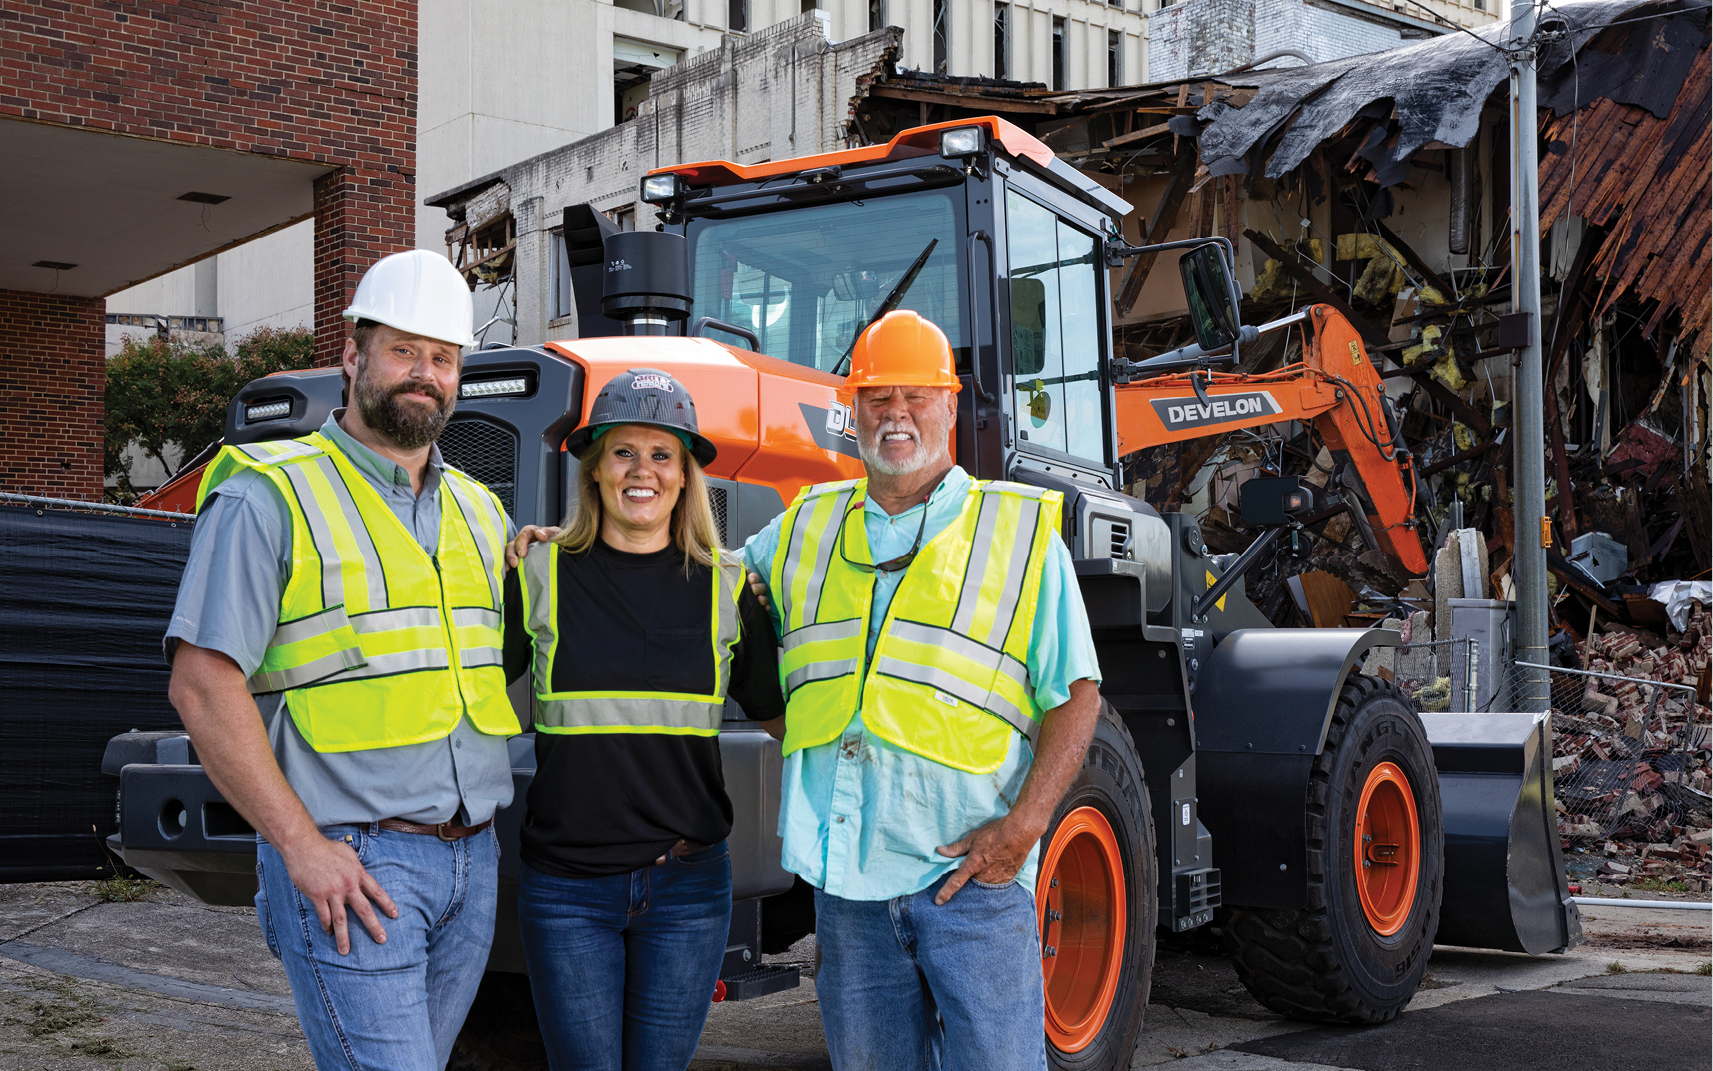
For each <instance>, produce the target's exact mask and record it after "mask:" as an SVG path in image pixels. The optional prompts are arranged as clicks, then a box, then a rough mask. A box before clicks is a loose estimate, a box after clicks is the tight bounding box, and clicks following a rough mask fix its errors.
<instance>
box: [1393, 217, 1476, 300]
mask: <svg viewBox="0 0 1713 1071" xmlns="http://www.w3.org/2000/svg"><path fill="white" fill-rule="evenodd" d="M1374 226H1375V228H1376V229H1377V230H1379V232H1380V237H1382V238H1384V239H1386V244H1387V245H1390V246H1391V247H1392V248H1393V249H1396V250H1397V251H1398V252H1399V253H1401V254H1403V257H1404V259H1405V260H1407V261H1409V263H1410V267H1412V268H1414V269H1416V271H1417V272H1418V273H1419V274H1420V275H1421V277H1422V279H1423V281H1425V282H1426V283H1427V284H1428V285H1429V286H1432V287H1433V288H1434V289H1435V290H1438V291H1439V296H1440V297H1442V298H1444V299H1445V300H1447V301H1452V300H1455V298H1456V297H1457V291H1456V290H1455V289H1453V288H1452V285H1451V284H1450V283H1448V282H1446V281H1445V279H1444V278H1443V277H1442V276H1441V275H1440V274H1439V272H1437V271H1434V270H1433V269H1432V268H1430V267H1428V266H1427V261H1425V260H1423V259H1422V258H1421V257H1419V256H1417V255H1416V251H1415V250H1414V249H1411V248H1410V247H1409V245H1408V244H1407V243H1405V241H1404V240H1403V239H1402V238H1399V237H1398V236H1397V235H1396V234H1393V233H1392V229H1391V228H1390V227H1388V226H1386V225H1385V224H1384V223H1382V222H1380V221H1379V220H1375V221H1374Z"/></svg>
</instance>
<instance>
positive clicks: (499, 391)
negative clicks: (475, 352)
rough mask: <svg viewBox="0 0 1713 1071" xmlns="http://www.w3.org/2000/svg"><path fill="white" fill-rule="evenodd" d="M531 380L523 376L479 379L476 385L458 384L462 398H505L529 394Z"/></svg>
mask: <svg viewBox="0 0 1713 1071" xmlns="http://www.w3.org/2000/svg"><path fill="white" fill-rule="evenodd" d="M528 393H529V380H528V379H526V378H524V377H523V376H508V377H507V378H505V379H479V380H477V381H475V382H474V383H460V384H458V397H460V398H504V397H506V396H508V395H513V394H528Z"/></svg>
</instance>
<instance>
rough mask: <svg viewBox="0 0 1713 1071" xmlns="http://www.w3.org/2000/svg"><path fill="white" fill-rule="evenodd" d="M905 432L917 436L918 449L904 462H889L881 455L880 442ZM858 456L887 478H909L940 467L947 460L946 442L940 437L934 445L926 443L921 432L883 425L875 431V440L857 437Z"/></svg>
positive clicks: (896, 425)
mask: <svg viewBox="0 0 1713 1071" xmlns="http://www.w3.org/2000/svg"><path fill="white" fill-rule="evenodd" d="M894 431H904V432H909V433H910V434H912V435H915V436H916V449H915V450H914V451H912V452H911V454H910V456H909V457H907V458H905V459H904V460H902V461H888V460H886V459H885V458H883V457H881V455H880V449H879V447H880V441H881V439H882V437H884V436H885V435H886V434H887V433H889V432H894ZM857 454H858V455H859V456H860V457H861V458H862V463H863V464H864V465H865V466H867V467H868V468H870V469H873V470H874V471H875V472H878V473H881V474H883V475H886V476H909V475H911V474H912V473H917V472H921V471H922V470H923V469H926V468H930V467H932V466H934V465H938V464H940V463H941V462H943V461H944V460H945V459H946V440H945V438H944V437H938V438H937V439H936V440H935V442H934V443H932V444H929V443H927V442H924V441H923V439H922V437H921V434H920V432H919V431H917V430H915V429H912V428H908V427H901V426H899V425H898V424H896V423H890V424H882V425H881V426H880V427H879V428H878V429H876V430H875V433H874V438H873V439H872V440H871V439H868V438H867V437H865V436H862V435H858V436H857Z"/></svg>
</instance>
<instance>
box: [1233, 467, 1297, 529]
mask: <svg viewBox="0 0 1713 1071" xmlns="http://www.w3.org/2000/svg"><path fill="white" fill-rule="evenodd" d="M1238 497H1239V501H1240V502H1241V503H1242V507H1241V508H1242V513H1243V523H1244V524H1245V525H1248V526H1250V527H1255V528H1278V527H1280V526H1282V525H1287V524H1290V523H1292V522H1293V521H1297V520H1300V519H1301V518H1303V517H1306V516H1308V515H1309V513H1311V512H1312V511H1313V510H1314V489H1313V488H1310V487H1304V486H1303V485H1302V477H1300V476H1258V477H1256V478H1255V479H1252V480H1248V481H1246V482H1245V483H1244V484H1243V486H1241V487H1240V488H1238Z"/></svg>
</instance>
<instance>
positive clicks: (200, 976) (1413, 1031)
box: [0, 882, 1713, 1071]
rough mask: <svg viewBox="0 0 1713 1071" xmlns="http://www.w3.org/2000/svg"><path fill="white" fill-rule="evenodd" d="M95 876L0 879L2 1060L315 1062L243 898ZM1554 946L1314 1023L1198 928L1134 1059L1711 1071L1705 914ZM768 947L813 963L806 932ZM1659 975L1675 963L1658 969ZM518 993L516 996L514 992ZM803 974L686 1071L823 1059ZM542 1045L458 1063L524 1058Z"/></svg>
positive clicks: (718, 1023)
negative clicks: (1239, 972)
mask: <svg viewBox="0 0 1713 1071" xmlns="http://www.w3.org/2000/svg"><path fill="white" fill-rule="evenodd" d="M100 890H101V887H100V886H97V885H95V884H93V883H84V882H68V883H59V884H44V885H15V886H0V1071H9V1069H14V1068H16V1069H19V1071H23V1069H26V1068H27V1069H30V1071H35V1069H51V1071H59V1069H61V1068H64V1069H92V1068H96V1067H107V1068H111V1067H121V1068H124V1069H127V1071H153V1069H160V1071H192V1069H193V1068H194V1069H196V1071H226V1069H228V1068H231V1069H234V1071H235V1069H239V1068H244V1069H252V1068H263V1069H280V1071H298V1069H304V1071H307V1069H308V1068H310V1067H311V1062H310V1060H309V1056H308V1052H307V1050H306V1048H305V1046H304V1043H303V1039H302V1035H301V1033H300V1032H299V1030H298V1027H297V1023H296V1020H295V1018H294V1017H293V1015H292V1014H291V1010H290V1008H291V1006H290V994H289V991H288V990H287V988H286V985H285V979H284V975H283V973H282V972H281V971H280V969H279V966H278V964H277V963H276V962H275V961H274V960H273V959H272V957H270V956H269V955H268V952H267V948H266V946H265V945H264V943H263V942H262V939H261V935H260V934H259V933H258V932H257V930H256V923H255V916H254V912H252V911H249V910H247V909H243V908H214V907H208V906H207V905H204V904H199V903H196V902H195V901H192V900H190V899H188V898H186V897H183V896H179V895H178V894H176V893H172V892H170V891H167V890H162V889H158V888H156V889H150V890H149V891H147V892H145V893H144V895H143V896H142V898H141V899H138V900H136V901H134V902H111V901H109V900H106V899H104V898H103V896H102V895H101V892H100ZM1584 914H1585V925H1586V929H1587V931H1588V933H1589V938H1590V939H1589V941H1588V943H1586V944H1585V945H1583V946H1582V947H1580V948H1577V949H1575V950H1573V951H1572V952H1570V953H1569V954H1566V955H1562V956H1543V957H1538V958H1537V957H1529V956H1523V955H1513V954H1509V953H1499V952H1488V951H1481V950H1473V949H1457V948H1447V947H1441V948H1437V949H1435V951H1434V956H1433V960H1432V962H1431V963H1430V965H1429V968H1428V975H1427V978H1426V979H1425V980H1424V983H1423V987H1422V991H1421V992H1420V993H1419V995H1418V996H1417V998H1416V999H1415V1001H1414V1002H1412V1004H1411V1006H1410V1008H1409V1009H1408V1010H1406V1011H1405V1013H1404V1014H1403V1015H1401V1016H1400V1017H1399V1018H1398V1019H1397V1020H1395V1021H1394V1022H1392V1023H1388V1024H1385V1025H1383V1026H1380V1027H1374V1028H1368V1029H1364V1030H1354V1029H1349V1028H1317V1027H1311V1026H1306V1025H1305V1024H1301V1023H1293V1022H1289V1021H1287V1020H1284V1019H1281V1018H1279V1017H1278V1016H1276V1015H1274V1014H1273V1013H1272V1012H1270V1011H1268V1010H1267V1009H1266V1008H1263V1007H1262V1006H1261V1005H1259V1004H1257V1003H1256V1002H1255V1001H1254V1000H1253V999H1252V998H1251V997H1250V996H1249V994H1248V992H1247V991H1246V990H1244V989H1243V987H1242V986H1241V985H1240V984H1239V983H1238V982H1237V978H1236V976H1235V974H1234V973H1233V971H1232V969H1231V966H1230V964H1229V962H1228V961H1227V960H1226V959H1225V957H1224V956H1223V955H1221V954H1219V953H1218V952H1217V950H1216V949H1215V948H1213V947H1210V944H1209V942H1206V941H1202V940H1194V939H1184V940H1176V941H1170V942H1165V943H1162V945H1161V947H1160V951H1159V956H1158V963H1157V967H1156V970H1155V975H1154V986H1153V996H1152V1002H1151V1005H1150V1007H1149V1009H1148V1013H1147V1018H1146V1020H1145V1026H1144V1032H1143V1036H1142V1039H1141V1042H1140V1044H1139V1045H1138V1046H1137V1049H1136V1053H1135V1057H1134V1061H1133V1064H1132V1066H1134V1067H1147V1066H1152V1065H1156V1064H1165V1063H1171V1064H1174V1065H1176V1067H1177V1068H1181V1069H1182V1071H1322V1069H1323V1068H1343V1069H1360V1071H1393V1069H1395V1068H1396V1069H1402V1068H1408V1067H1443V1068H1453V1069H1456V1071H1484V1069H1485V1068H1488V1067H1492V1068H1495V1069H1497V1068H1499V1067H1501V1066H1502V1067H1504V1068H1505V1069H1506V1071H1531V1069H1534V1068H1540V1069H1541V1071H1577V1069H1579V1068H1587V1069H1589V1071H1594V1069H1599V1071H1611V1069H1621V1068H1624V1067H1626V1066H1631V1065H1632V1063H1633V1064H1634V1066H1637V1067H1643V1066H1646V1067H1648V1068H1650V1069H1651V1068H1658V1067H1673V1066H1699V1067H1706V1066H1709V1063H1710V1062H1713V1054H1710V1052H1709V1019H1708V1015H1709V1011H1708V1006H1709V998H1708V994H1709V990H1710V987H1713V980H1710V979H1709V978H1708V977H1707V976H1706V975H1701V974H1697V973H1695V972H1696V971H1697V970H1698V969H1700V970H1705V969H1707V968H1706V967H1704V966H1703V965H1704V964H1707V963H1708V958H1709V951H1708V947H1709V945H1708V938H1709V927H1710V925H1713V918H1710V917H1709V914H1708V913H1707V912H1689V911H1639V910H1627V909H1619V908H1591V909H1587V910H1586V911H1585V913H1584ZM778 958H779V959H783V960H787V961H790V962H794V963H796V964H798V965H799V966H802V967H804V968H806V969H807V968H810V967H811V966H812V961H813V942H812V940H806V941H804V942H801V943H800V944H799V945H798V946H797V947H796V948H794V949H793V950H792V951H791V952H790V953H789V954H787V955H786V956H784V957H778ZM1668 972H1674V973H1668ZM510 999H517V998H510ZM816 1000H817V996H816V993H815V989H814V982H813V979H812V978H807V979H806V980H805V983H804V985H803V986H802V987H801V988H799V989H796V990H791V991H788V992H785V993H779V994H775V995H773V996H770V997H765V998H762V999H759V1000H754V1001H745V1002H741V1003H733V1004H720V1005H715V1006H714V1007H713V1009H712V1010H711V1013H710V1015H709V1020H708V1028H707V1031H706V1033H705V1034H704V1036H703V1044H702V1048H701V1051H700V1053H699V1056H698V1059H697V1061H696V1063H695V1064H694V1065H693V1066H694V1067H696V1068H697V1069H699V1071H761V1069H773V1068H777V1069H781V1071H818V1069H822V1068H828V1067H830V1066H831V1065H830V1063H829V1062H828V1060H827V1056H826V1046H825V1041H824V1040H823V1038H822V1035H821V1026H820V1014H819V1008H818V1005H817V1004H816ZM538 1059H539V1056H538V1050H534V1051H532V1050H531V1049H530V1047H528V1046H521V1047H519V1048H517V1049H516V1050H515V1051H512V1052H509V1053H506V1054H504V1055H503V1058H502V1057H495V1056H493V1055H491V1054H490V1055H489V1056H487V1057H485V1058H484V1059H483V1060H482V1061H481V1062H480V1063H479V1064H472V1065H469V1071H526V1069H530V1068H533V1067H539V1066H540V1065H539V1063H538V1062H537V1060H538Z"/></svg>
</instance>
